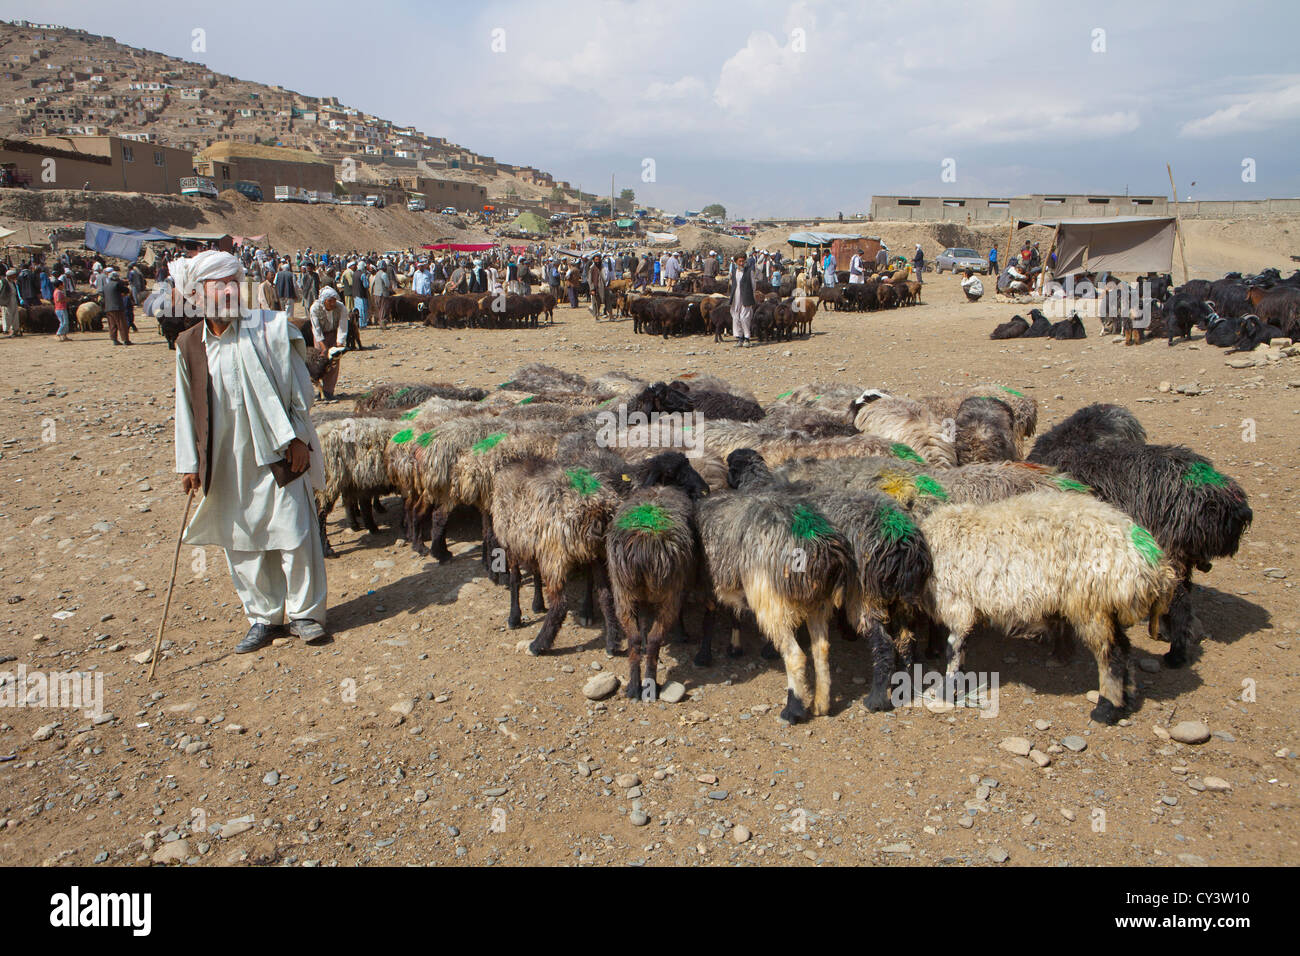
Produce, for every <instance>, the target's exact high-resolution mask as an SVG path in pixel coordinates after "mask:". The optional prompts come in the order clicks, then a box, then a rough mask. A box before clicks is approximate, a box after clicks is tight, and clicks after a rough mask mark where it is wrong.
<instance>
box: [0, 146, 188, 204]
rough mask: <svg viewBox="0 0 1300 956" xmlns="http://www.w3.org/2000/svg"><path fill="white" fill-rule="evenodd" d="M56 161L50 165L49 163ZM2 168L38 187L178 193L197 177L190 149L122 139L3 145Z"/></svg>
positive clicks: (0, 161)
mask: <svg viewBox="0 0 1300 956" xmlns="http://www.w3.org/2000/svg"><path fill="white" fill-rule="evenodd" d="M47 159H48V160H51V162H50V163H48V164H47V163H46V162H45V160H47ZM0 164H4V165H6V166H9V165H11V164H12V168H13V170H14V172H15V173H17V174H19V178H20V179H21V180H22V181H24V182H25V183H26V185H28V186H30V187H31V188H33V189H81V188H83V187H86V188H89V189H94V190H125V191H127V192H141V193H179V192H180V191H181V184H180V181H181V178H182V177H184V176H192V175H194V157H193V154H192V153H190V152H189V151H188V150H183V149H175V148H173V147H170V146H159V145H156V144H154V143H139V142H132V141H130V140H126V139H123V138H121V137H118V136H78V135H73V136H34V137H32V138H31V139H29V140H25V141H24V140H3V141H0Z"/></svg>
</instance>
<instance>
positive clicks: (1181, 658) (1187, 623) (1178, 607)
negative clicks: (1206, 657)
mask: <svg viewBox="0 0 1300 956" xmlns="http://www.w3.org/2000/svg"><path fill="white" fill-rule="evenodd" d="M1164 617H1165V620H1166V622H1167V627H1168V632H1169V652H1168V653H1166V654H1165V656H1164V661H1165V666H1166V667H1171V668H1172V667H1182V666H1183V665H1184V664H1186V663H1187V651H1188V648H1189V647H1190V646H1191V629H1192V592H1191V589H1190V588H1189V587H1188V584H1187V581H1186V580H1181V581H1179V582H1178V585H1177V587H1175V588H1174V596H1173V599H1172V600H1171V601H1170V602H1169V610H1168V611H1166V612H1165V615H1164Z"/></svg>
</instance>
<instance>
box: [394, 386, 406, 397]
mask: <svg viewBox="0 0 1300 956" xmlns="http://www.w3.org/2000/svg"><path fill="white" fill-rule="evenodd" d="M409 391H410V389H409V388H399V389H398V390H397V391H395V392H393V398H395V399H397V398H401V397H402V396H403V395H405V394H406V393H407V392H409Z"/></svg>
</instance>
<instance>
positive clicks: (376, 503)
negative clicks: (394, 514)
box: [370, 495, 388, 514]
mask: <svg viewBox="0 0 1300 956" xmlns="http://www.w3.org/2000/svg"><path fill="white" fill-rule="evenodd" d="M382 497H383V495H371V496H370V508H371V510H373V511H375V512H378V513H379V514H384V513H386V512H387V510H388V509H387V508H385V507H384V504H383V502H382V501H380V500H379V499H380V498H382Z"/></svg>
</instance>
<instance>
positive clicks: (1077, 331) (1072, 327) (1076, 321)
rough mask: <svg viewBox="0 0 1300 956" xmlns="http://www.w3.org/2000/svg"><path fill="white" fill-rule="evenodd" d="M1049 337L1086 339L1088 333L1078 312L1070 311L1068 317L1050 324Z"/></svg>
mask: <svg viewBox="0 0 1300 956" xmlns="http://www.w3.org/2000/svg"><path fill="white" fill-rule="evenodd" d="M1050 337H1051V338H1054V339H1086V338H1087V337H1088V333H1087V332H1086V331H1085V330H1084V328H1083V320H1082V319H1081V318H1079V313H1077V312H1072V313H1070V317H1069V318H1068V319H1062V320H1061V321H1060V322H1056V323H1054V324H1053V325H1052V331H1051V333H1050Z"/></svg>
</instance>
